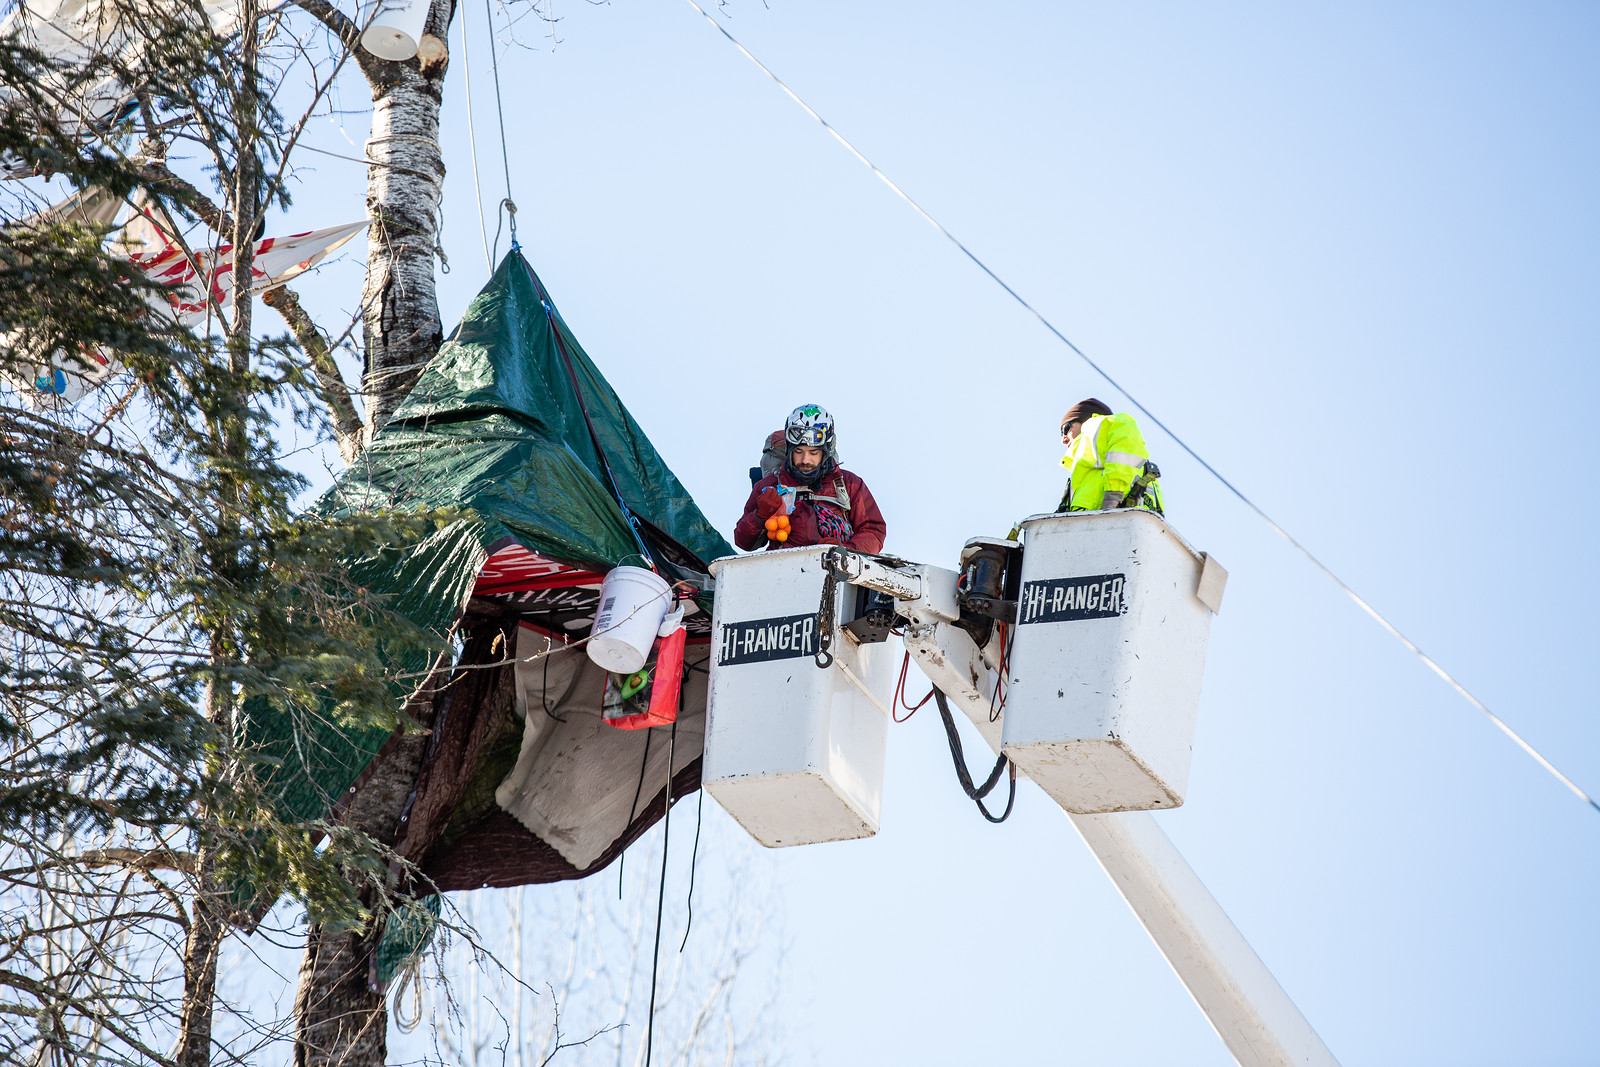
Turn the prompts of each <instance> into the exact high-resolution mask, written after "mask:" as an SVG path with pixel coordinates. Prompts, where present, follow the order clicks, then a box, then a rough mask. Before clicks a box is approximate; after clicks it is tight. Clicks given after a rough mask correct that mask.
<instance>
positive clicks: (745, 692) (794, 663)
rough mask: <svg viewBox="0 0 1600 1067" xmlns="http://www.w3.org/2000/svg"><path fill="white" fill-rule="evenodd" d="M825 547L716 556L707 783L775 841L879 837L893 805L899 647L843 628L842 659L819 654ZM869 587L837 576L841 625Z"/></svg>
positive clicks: (837, 646) (733, 811) (759, 835)
mask: <svg viewBox="0 0 1600 1067" xmlns="http://www.w3.org/2000/svg"><path fill="white" fill-rule="evenodd" d="M826 551H827V549H826V547H825V546H818V547H814V548H791V549H783V550H779V551H775V552H761V553H758V554H756V555H751V556H730V557H727V558H724V559H719V560H717V561H716V562H715V563H713V564H712V565H711V573H712V574H713V575H715V576H716V579H717V603H716V610H715V611H714V612H713V614H712V637H711V641H712V655H711V689H710V697H709V704H708V715H709V719H708V722H707V726H706V747H705V763H704V765H703V769H702V771H701V785H702V787H703V788H704V789H705V790H706V792H708V793H710V794H711V795H712V797H714V798H715V799H716V801H717V802H718V803H719V804H721V805H722V806H723V807H724V808H726V809H727V811H728V813H729V814H730V815H732V816H733V817H734V818H735V819H737V820H738V822H739V824H740V825H741V826H743V827H744V828H745V829H746V830H748V831H749V832H750V835H751V836H752V837H754V838H755V839H756V840H757V841H759V842H761V843H762V844H763V845H766V846H768V847H769V848H775V847H778V846H782V845H804V844H813V843H816V842H819V841H843V840H847V839H850V838H857V837H871V836H872V835H873V834H875V833H877V832H878V817H879V813H880V811H881V809H882V807H883V757H884V744H885V740H886V738H887V734H888V725H889V720H888V715H887V713H886V711H885V710H884V708H886V707H887V705H888V702H889V699H890V697H891V696H892V695H893V690H894V671H895V669H896V667H898V666H899V656H900V649H899V647H898V646H897V644H896V643H894V642H888V641H885V642H879V643H876V644H865V645H858V644H857V643H856V641H855V638H854V637H852V636H850V635H848V634H846V633H843V632H842V631H840V630H838V629H835V632H834V638H833V647H832V649H831V651H832V653H833V655H834V663H833V664H832V665H831V666H829V667H827V668H820V667H818V666H817V665H816V659H815V656H816V652H817V646H818V640H819V634H818V632H817V609H818V607H819V606H820V602H821V599H822V589H823V578H824V572H823V570H822V563H821V560H822V555H823V553H824V552H826ZM858 592H859V590H858V589H857V587H855V586H852V585H848V584H846V583H844V582H839V583H838V584H837V589H836V592H835V605H836V607H835V618H836V620H837V624H838V626H843V625H844V624H845V623H846V622H849V621H850V620H851V619H853V618H854V617H855V605H856V600H857V594H858ZM852 676H853V677H854V679H855V680H856V681H859V682H860V683H861V687H864V689H865V690H866V692H863V688H861V687H858V686H857V685H856V681H852ZM867 692H870V693H872V694H873V697H875V698H876V702H874V699H873V697H869V696H867V695H866V694H867ZM880 705H881V706H880Z"/></svg>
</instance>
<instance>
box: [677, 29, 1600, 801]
mask: <svg viewBox="0 0 1600 1067" xmlns="http://www.w3.org/2000/svg"><path fill="white" fill-rule="evenodd" d="M684 2H685V3H687V4H688V5H689V6H690V7H692V8H694V9H695V10H696V11H698V12H700V16H701V17H702V18H704V19H705V20H706V21H707V22H709V23H711V25H713V26H715V27H716V29H717V32H718V33H720V34H722V36H723V37H725V38H727V40H728V43H729V44H731V45H733V47H735V48H737V49H738V50H739V51H740V52H741V53H743V55H744V57H745V58H746V59H748V60H749V61H750V62H752V63H754V64H755V65H756V67H757V68H758V69H760V71H761V72H762V73H763V74H765V75H766V76H767V77H769V78H771V79H772V80H773V82H774V83H775V84H776V85H777V86H778V88H779V89H782V90H783V92H784V95H785V96H787V97H788V98H789V99H790V100H793V101H794V102H795V103H796V104H798V105H799V106H800V108H801V109H802V110H803V111H805V113H806V114H808V115H810V116H811V117H812V118H814V119H816V120H817V122H818V123H819V124H821V126H822V128H823V129H825V130H827V131H828V133H829V134H830V135H831V136H832V137H833V139H834V140H835V141H838V142H839V143H840V144H841V145H843V146H844V148H845V150H846V151H847V152H849V153H850V154H851V155H853V156H855V157H856V159H858V160H860V161H861V164H862V165H863V166H865V167H866V168H867V169H868V170H870V171H872V173H873V174H875V175H877V176H878V179H879V180H880V181H882V182H883V184H885V185H887V186H888V187H889V189H890V191H891V192H893V193H894V194H895V195H896V196H898V197H899V198H900V199H901V200H904V201H905V202H906V203H907V204H908V205H909V206H910V207H911V209H912V210H913V211H915V212H916V213H917V214H918V215H921V216H922V217H923V219H924V220H925V221H926V222H927V223H928V225H930V226H932V227H933V228H934V229H936V230H938V231H939V232H940V233H941V234H943V235H944V236H945V237H946V238H948V239H949V241H950V243H951V244H953V245H955V246H956V248H958V249H960V250H961V254H962V255H964V256H966V257H967V258H968V259H970V260H972V262H973V263H974V264H975V265H976V266H977V267H978V269H979V270H981V271H983V273H985V274H987V275H988V276H989V278H990V279H991V280H992V281H993V282H994V283H995V284H996V285H998V286H999V287H1000V288H1002V289H1004V290H1005V291H1006V294H1007V295H1008V296H1010V297H1011V299H1012V300H1015V301H1016V302H1017V304H1018V305H1020V306H1021V307H1022V309H1023V310H1024V311H1026V312H1028V314H1030V315H1032V316H1033V317H1034V318H1036V319H1038V320H1039V322H1040V324H1041V325H1042V326H1044V328H1045V329H1046V330H1049V331H1050V332H1051V333H1052V334H1054V335H1055V338H1056V340H1058V341H1060V342H1061V343H1062V344H1064V345H1066V346H1067V347H1068V348H1069V349H1071V350H1072V352H1073V353H1074V354H1075V355H1076V356H1077V357H1078V358H1079V359H1081V360H1083V361H1084V362H1085V363H1086V364H1088V365H1089V368H1090V369H1091V370H1093V371H1094V372H1095V373H1096V374H1098V375H1099V376H1100V377H1102V378H1104V379H1105V380H1106V382H1107V383H1108V384H1110V386H1111V387H1112V388H1113V389H1115V390H1116V391H1117V392H1119V393H1121V394H1122V395H1123V396H1125V397H1127V398H1128V402H1129V403H1130V404H1132V405H1133V406H1134V407H1135V408H1137V409H1138V410H1139V413H1140V414H1141V415H1143V416H1144V417H1145V418H1147V419H1149V420H1150V421H1151V422H1152V423H1154V424H1155V425H1156V426H1159V427H1160V428H1161V430H1162V432H1163V433H1165V434H1166V435H1167V436H1168V437H1169V438H1171V439H1172V441H1173V442H1174V443H1175V444H1176V445H1177V446H1178V447H1179V448H1181V449H1182V450H1183V451H1184V452H1186V453H1188V454H1189V457H1190V458H1191V459H1193V460H1194V461H1195V462H1196V463H1198V464H1200V466H1201V467H1203V468H1205V470H1206V471H1207V472H1208V473H1209V474H1210V475H1211V476H1212V477H1213V478H1215V479H1216V480H1217V481H1219V482H1221V483H1222V485H1223V487H1224V488H1226V489H1227V490H1228V491H1229V492H1230V493H1232V494H1233V495H1234V496H1235V497H1237V498H1238V499H1239V501H1240V502H1241V503H1243V504H1244V505H1245V507H1247V508H1249V509H1250V510H1251V511H1253V512H1255V513H1256V515H1257V517H1259V518H1260V519H1261V520H1262V521H1263V522H1265V523H1266V524H1267V525H1268V526H1269V527H1271V528H1272V530H1273V532H1274V533H1276V534H1277V535H1278V536H1279V537H1282V538H1283V539H1284V540H1285V541H1287V542H1289V544H1290V545H1291V546H1292V547H1293V548H1294V549H1295V551H1297V552H1299V553H1300V554H1301V555H1302V556H1304V557H1305V558H1306V559H1307V560H1308V561H1309V562H1310V563H1311V565H1312V566H1314V567H1316V568H1317V570H1319V571H1321V572H1322V573H1323V574H1324V575H1326V576H1327V578H1328V580H1329V581H1331V582H1333V584H1334V585H1336V586H1338V587H1339V589H1340V591H1342V592H1343V593H1344V594H1345V595H1346V596H1348V597H1349V598H1350V599H1351V600H1353V601H1355V604H1356V606H1357V607H1359V608H1360V609H1361V610H1362V611H1364V612H1366V613H1367V614H1368V615H1369V616H1371V617H1372V620H1373V621H1374V622H1376V623H1377V624H1378V625H1379V626H1381V627H1383V628H1384V629H1385V630H1387V631H1388V632H1389V634H1390V635H1391V636H1392V637H1394V639H1395V640H1397V641H1399V642H1400V643H1401V644H1402V645H1404V646H1405V647H1406V648H1407V649H1409V650H1410V651H1411V652H1412V653H1413V654H1414V655H1415V656H1416V657H1417V658H1418V659H1420V660H1421V661H1422V662H1423V663H1425V664H1426V665H1427V666H1428V669H1429V670H1431V671H1433V673H1434V674H1437V675H1438V676H1439V677H1440V678H1442V679H1443V680H1444V681H1445V683H1446V684H1448V685H1449V686H1450V688H1452V689H1454V690H1455V691H1456V692H1457V693H1458V694H1460V696H1461V698H1462V699H1463V700H1465V701H1466V702H1467V703H1469V704H1471V705H1472V706H1473V707H1475V708H1477V709H1478V710H1479V711H1481V712H1483V713H1484V715H1486V716H1488V718H1489V721H1490V722H1492V723H1494V725H1495V726H1497V727H1499V729H1500V730H1501V732H1502V733H1504V734H1505V735H1506V736H1507V737H1509V738H1511V740H1512V741H1514V742H1516V744H1517V746H1518V747H1519V748H1521V749H1522V751H1524V752H1526V753H1527V754H1528V755H1529V756H1531V757H1532V758H1533V759H1534V760H1535V761H1536V762H1537V763H1538V764H1539V766H1541V767H1543V768H1544V769H1545V770H1546V771H1549V772H1550V774H1551V775H1553V776H1554V777H1555V778H1556V780H1557V781H1559V782H1560V783H1561V784H1562V785H1564V786H1566V787H1567V788H1568V789H1570V790H1572V792H1573V793H1575V794H1576V795H1577V796H1578V798H1579V799H1580V800H1582V801H1584V802H1585V803H1587V804H1588V805H1589V806H1590V807H1591V808H1593V809H1594V810H1595V811H1596V812H1600V801H1597V800H1596V799H1595V798H1594V797H1592V796H1590V795H1589V794H1588V793H1586V792H1584V791H1583V789H1582V788H1581V787H1579V785H1578V783H1576V782H1574V781H1573V780H1572V779H1571V778H1568V777H1567V776H1566V775H1565V774H1562V773H1561V771H1560V770H1558V769H1557V768H1556V765H1555V764H1553V763H1551V762H1550V761H1549V760H1548V759H1546V758H1545V757H1544V756H1543V754H1541V753H1540V752H1539V750H1538V749H1536V748H1534V747H1533V746H1532V745H1531V744H1529V743H1528V742H1527V741H1525V740H1523V738H1522V736H1521V735H1520V734H1518V733H1517V732H1516V731H1515V730H1513V729H1512V728H1511V727H1510V726H1509V725H1507V724H1506V722H1505V721H1504V720H1502V719H1501V718H1500V717H1499V716H1498V715H1496V714H1495V713H1494V712H1492V711H1490V710H1489V706H1488V705H1487V704H1485V703H1484V702H1483V701H1481V700H1479V699H1478V698H1477V697H1476V696H1474V695H1473V694H1472V692H1471V691H1470V690H1468V689H1467V687H1466V686H1465V685H1463V684H1462V683H1461V682H1459V681H1457V680H1456V679H1455V677H1454V676H1453V675H1451V674H1450V672H1449V671H1447V670H1445V669H1444V668H1443V667H1442V666H1440V665H1439V663H1438V662H1437V661H1436V660H1434V659H1433V657H1431V656H1429V655H1428V654H1427V653H1425V652H1423V651H1422V649H1421V648H1419V647H1418V646H1417V644H1416V642H1414V641H1412V640H1411V639H1410V638H1409V637H1407V636H1406V635H1405V634H1403V633H1401V632H1400V630H1399V628H1398V627H1396V626H1395V625H1394V624H1393V623H1391V622H1390V621H1389V620H1388V619H1387V618H1385V617H1384V615H1383V614H1382V613H1381V612H1380V611H1378V609H1377V608H1375V607H1373V606H1372V605H1371V604H1369V603H1368V602H1367V601H1366V600H1365V599H1364V598H1363V597H1362V596H1361V595H1360V594H1359V593H1357V592H1356V591H1355V590H1354V589H1352V588H1350V586H1349V585H1348V584H1347V583H1346V582H1345V581H1344V579H1342V578H1340V577H1339V576H1338V575H1337V574H1335V573H1334V572H1333V570H1332V569H1331V568H1330V567H1329V566H1328V565H1327V564H1326V563H1323V562H1322V560H1320V559H1318V558H1317V557H1316V556H1315V555H1314V554H1313V553H1312V552H1311V550H1310V549H1308V548H1307V547H1306V546H1305V545H1303V544H1301V543H1300V542H1299V541H1298V540H1296V539H1295V538H1294V537H1293V536H1292V535H1290V533H1289V531H1287V530H1285V529H1284V528H1283V527H1282V526H1280V525H1278V523H1277V522H1276V521H1275V520H1274V519H1273V518H1272V516H1270V515H1268V514H1267V513H1266V512H1265V511H1263V510H1262V509H1261V507H1260V506H1259V505H1257V504H1256V502H1255V501H1253V500H1251V499H1250V498H1249V497H1248V496H1245V494H1244V493H1243V492H1242V491H1240V489H1239V487H1238V486H1236V485H1234V484H1233V483H1232V482H1230V481H1228V479H1226V478H1224V477H1223V476H1222V472H1221V471H1219V470H1217V468H1215V467H1213V466H1212V465H1211V464H1210V463H1208V462H1206V460H1205V459H1204V458H1203V457H1201V455H1200V453H1198V452H1196V451H1195V450H1194V449H1193V448H1191V447H1189V444H1188V442H1186V441H1185V440H1184V439H1183V438H1181V437H1179V436H1178V435H1177V434H1176V433H1175V432H1173V430H1172V428H1171V427H1169V426H1168V425H1167V424H1166V423H1164V422H1162V421H1161V420H1160V419H1159V418H1157V417H1156V415H1155V413H1154V412H1152V411H1151V410H1150V409H1149V408H1147V407H1145V406H1144V405H1143V404H1142V403H1140V402H1139V399H1138V397H1136V396H1134V395H1133V394H1132V393H1130V392H1128V390H1127V389H1126V388H1124V387H1123V386H1122V384H1121V383H1120V382H1118V381H1117V380H1116V379H1115V378H1113V377H1112V376H1111V375H1110V374H1109V373H1108V372H1107V371H1106V369H1105V368H1104V367H1102V366H1100V364H1098V363H1096V362H1095V361H1094V360H1092V359H1090V358H1089V356H1088V354H1087V353H1085V352H1084V351H1083V349H1081V348H1079V347H1078V346H1077V345H1075V344H1073V343H1072V341H1071V339H1069V338H1068V337H1067V335H1066V334H1064V333H1062V332H1061V331H1060V330H1058V329H1056V327H1055V324H1053V323H1052V322H1051V321H1050V320H1049V319H1047V318H1045V317H1044V315H1043V314H1041V313H1040V312H1039V310H1038V309H1037V308H1035V307H1034V306H1033V305H1032V304H1030V303H1028V302H1027V301H1026V300H1024V299H1023V298H1022V295H1021V294H1020V293H1018V292H1017V291H1016V290H1015V289H1013V288H1011V286H1010V285H1008V284H1007V283H1006V281H1005V279H1003V278H1001V277H1000V275H998V274H996V273H995V272H994V271H993V270H992V269H990V267H989V265H988V264H987V263H985V262H984V261H983V260H981V259H979V258H978V256H977V254H976V253H974V252H973V251H972V249H970V248H968V247H967V246H966V245H964V244H962V243H961V240H960V238H958V237H956V235H955V234H953V233H951V232H950V231H949V230H947V229H945V227H944V224H943V223H941V222H940V221H939V220H938V219H936V218H934V217H933V216H932V215H930V214H929V213H928V211H927V209H926V208H924V207H923V206H922V205H921V204H919V203H917V202H916V201H915V200H913V199H912V198H911V196H910V194H909V193H907V192H906V191H905V190H904V189H902V188H900V186H898V185H896V184H895V182H894V180H893V179H891V178H890V177H889V176H888V175H887V174H885V173H884V172H883V171H881V170H879V169H878V166H877V164H875V163H873V162H872V160H870V159H868V158H867V157H866V156H865V155H863V154H862V153H861V150H860V149H859V148H857V147H856V146H855V145H853V144H851V143H850V142H849V141H847V140H845V138H844V135H843V134H841V133H840V132H839V131H838V130H836V129H834V128H833V126H831V125H830V124H829V123H828V120H827V119H825V118H823V117H822V116H821V115H819V114H817V112H816V110H815V109H814V108H812V106H811V105H810V104H808V103H806V102H805V101H804V100H802V99H800V97H799V95H798V94H797V93H796V92H795V91H794V90H793V89H791V88H789V86H788V85H786V84H785V83H784V81H783V79H782V78H780V77H778V76H777V75H776V74H774V73H773V72H772V69H771V68H770V67H768V66H767V65H766V64H765V63H763V62H761V60H759V59H757V58H756V57H755V55H754V54H753V53H752V52H751V51H750V50H749V49H748V48H746V47H745V46H744V45H742V44H740V43H739V41H738V40H737V39H736V38H735V37H734V36H733V34H731V33H729V32H728V31H727V28H726V27H724V26H723V25H722V23H720V22H718V21H717V20H716V19H714V18H712V17H711V16H710V14H708V13H707V12H706V9H705V8H703V7H701V6H700V5H699V4H698V3H696V2H695V0H684Z"/></svg>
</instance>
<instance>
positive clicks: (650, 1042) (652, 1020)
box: [644, 691, 683, 1067]
mask: <svg viewBox="0 0 1600 1067" xmlns="http://www.w3.org/2000/svg"><path fill="white" fill-rule="evenodd" d="M682 702H683V701H682V695H681V691H680V696H679V703H680V704H681V703H682ZM677 746H678V722H677V720H676V719H674V720H673V722H672V733H670V734H668V735H667V810H666V811H665V812H664V813H663V815H662V823H661V889H660V891H659V892H658V893H657V894H656V947H655V953H654V955H652V956H651V957H650V1015H649V1017H648V1018H646V1019H645V1023H644V1067H650V1055H651V1052H652V1051H653V1048H654V1044H655V1035H656V973H657V972H658V971H659V970H660V968H661V916H662V914H663V912H665V910H666V906H667V846H668V845H670V844H671V843H672V755H673V750H674V749H675V748H677Z"/></svg>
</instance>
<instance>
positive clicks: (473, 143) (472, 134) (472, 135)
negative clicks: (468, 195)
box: [461, 7, 494, 274]
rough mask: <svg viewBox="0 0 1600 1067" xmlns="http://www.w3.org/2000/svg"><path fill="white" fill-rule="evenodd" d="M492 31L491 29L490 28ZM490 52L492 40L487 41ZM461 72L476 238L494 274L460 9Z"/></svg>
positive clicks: (469, 57)
mask: <svg viewBox="0 0 1600 1067" xmlns="http://www.w3.org/2000/svg"><path fill="white" fill-rule="evenodd" d="M491 29H492V27H491ZM489 48H490V50H491V52H492V51H493V49H494V38H493V37H492V36H491V37H490V39H489ZM461 72H462V74H463V75H464V76H465V80H466V83H467V144H468V145H469V146H470V147H471V149H472V195H473V196H474V197H475V198H476V199H477V201H478V236H479V237H480V238H481V239H482V240H483V263H484V266H486V267H488V268H489V273H491V274H493V273H494V259H493V258H491V257H490V255H489V226H488V224H487V223H485V222H484V221H483V189H482V188H481V187H480V186H479V183H478V133H477V130H476V129H475V128H474V127H473V125H472V55H471V53H469V52H468V51H467V9H466V8H465V7H463V8H462V9H461Z"/></svg>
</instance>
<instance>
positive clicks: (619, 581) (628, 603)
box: [587, 567, 672, 674]
mask: <svg viewBox="0 0 1600 1067" xmlns="http://www.w3.org/2000/svg"><path fill="white" fill-rule="evenodd" d="M671 588H672V587H671V586H669V585H667V583H666V582H665V581H663V580H662V578H661V577H660V576H659V575H657V574H656V573H655V572H654V571H647V570H645V569H644V568H643V567H613V568H612V569H611V573H609V574H607V575H606V581H605V584H604V585H602V586H601V587H600V613H599V614H598V615H596V616H595V617H594V629H593V631H592V633H593V634H594V636H593V637H591V638H589V644H588V646H587V647H588V649H589V658H590V659H592V660H594V661H595V662H596V663H598V664H599V665H600V666H602V667H604V668H605V669H606V670H608V671H611V672H613V673H615V674H632V673H633V672H634V671H636V670H638V669H639V668H640V667H643V666H644V664H645V660H647V659H649V658H650V646H651V645H652V644H654V643H655V639H656V630H657V629H658V628H659V627H660V626H661V620H662V619H664V618H666V617H667V612H669V611H671V610H672V593H671Z"/></svg>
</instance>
